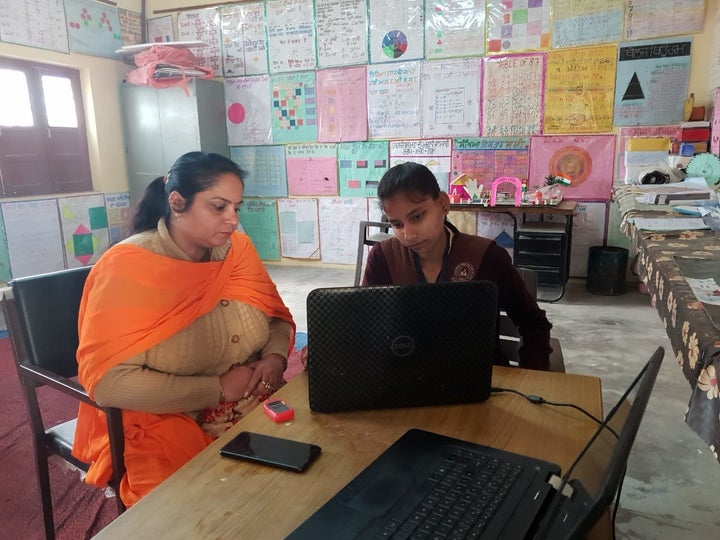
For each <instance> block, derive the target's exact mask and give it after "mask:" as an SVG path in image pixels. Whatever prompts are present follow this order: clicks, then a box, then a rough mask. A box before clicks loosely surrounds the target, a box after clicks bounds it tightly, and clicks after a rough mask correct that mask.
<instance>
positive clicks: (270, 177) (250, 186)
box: [230, 146, 288, 197]
mask: <svg viewBox="0 0 720 540" xmlns="http://www.w3.org/2000/svg"><path fill="white" fill-rule="evenodd" d="M230 159H232V160H233V161H234V162H235V163H237V164H238V165H240V167H242V168H243V170H245V171H246V172H247V173H248V175H247V178H245V190H244V192H243V195H244V196H245V197H287V193H288V191H287V172H286V169H285V148H284V147H282V146H231V147H230Z"/></svg>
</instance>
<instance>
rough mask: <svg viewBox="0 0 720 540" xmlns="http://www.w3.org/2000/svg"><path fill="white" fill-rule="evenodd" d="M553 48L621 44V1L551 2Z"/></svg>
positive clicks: (561, 0)
mask: <svg viewBox="0 0 720 540" xmlns="http://www.w3.org/2000/svg"><path fill="white" fill-rule="evenodd" d="M552 7H553V12H552V19H553V26H552V29H553V30H552V34H553V35H552V46H553V48H560V47H578V46H581V45H595V44H598V43H610V42H613V41H620V39H621V37H622V28H623V17H624V5H623V0H553V2H552Z"/></svg>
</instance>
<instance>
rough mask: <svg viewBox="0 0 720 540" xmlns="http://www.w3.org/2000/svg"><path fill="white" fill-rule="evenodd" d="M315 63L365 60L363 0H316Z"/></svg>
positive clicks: (322, 64) (365, 19) (327, 65)
mask: <svg viewBox="0 0 720 540" xmlns="http://www.w3.org/2000/svg"><path fill="white" fill-rule="evenodd" d="M315 25H316V28H317V56H318V67H321V68H324V67H335V66H351V65H354V64H367V61H368V53H367V6H366V3H365V0H315Z"/></svg>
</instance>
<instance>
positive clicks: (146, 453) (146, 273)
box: [73, 232, 294, 506]
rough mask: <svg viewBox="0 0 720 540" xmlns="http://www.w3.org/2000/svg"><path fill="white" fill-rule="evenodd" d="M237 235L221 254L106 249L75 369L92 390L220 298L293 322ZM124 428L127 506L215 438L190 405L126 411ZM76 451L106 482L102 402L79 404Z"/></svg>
mask: <svg viewBox="0 0 720 540" xmlns="http://www.w3.org/2000/svg"><path fill="white" fill-rule="evenodd" d="M231 242H232V245H231V248H230V250H229V251H228V253H227V255H226V257H225V259H223V260H222V261H212V262H205V263H197V262H189V261H181V260H177V259H172V258H170V257H165V256H162V255H158V254H156V253H153V252H151V251H148V250H146V249H143V248H140V247H137V246H134V245H132V244H118V245H116V246H113V247H112V248H111V249H110V250H108V251H107V252H106V253H105V254H104V255H103V256H102V257H101V258H100V260H99V261H98V262H97V264H96V265H95V266H94V268H93V269H92V270H91V272H90V275H89V276H88V279H87V282H86V284H85V289H84V291H83V297H82V300H81V303H80V313H79V319H78V327H79V337H80V345H79V347H78V352H77V359H78V367H79V375H78V378H79V381H80V383H81V384H82V385H83V386H84V387H85V388H86V389H87V390H88V393H89V394H90V396H91V397H92V396H93V391H94V388H95V385H96V384H97V383H98V381H99V380H100V379H101V378H102V376H103V375H104V374H105V373H106V372H107V371H108V370H109V369H110V368H112V367H114V366H116V365H118V364H120V363H121V362H123V361H124V360H126V359H128V358H130V357H132V356H134V355H136V354H139V353H141V352H143V351H146V350H148V349H149V348H151V347H153V346H154V345H157V344H158V343H160V342H162V341H163V340H165V339H167V338H168V337H170V336H172V335H174V334H176V333H177V332H179V331H180V330H182V329H183V328H186V327H187V326H189V325H190V324H191V323H192V322H193V321H194V320H196V319H197V318H198V317H200V316H202V315H205V314H206V313H209V312H210V311H211V310H212V309H213V308H214V307H215V306H216V305H217V303H218V302H219V301H220V300H221V299H229V300H238V301H241V302H244V303H247V304H249V305H252V306H254V307H256V308H258V309H260V310H261V311H262V312H263V313H265V314H266V315H267V316H268V317H277V318H280V319H284V320H286V321H288V322H290V323H291V324H292V325H293V329H294V322H293V320H292V316H291V315H290V312H289V310H288V309H287V307H286V306H285V304H284V303H283V301H282V299H281V298H280V295H279V294H278V292H277V288H276V287H275V284H274V283H273V282H272V280H271V279H270V276H269V275H268V274H267V270H266V269H265V267H264V266H263V264H262V262H261V261H260V258H259V256H258V255H257V252H256V251H255V248H254V247H253V245H252V243H251V242H250V239H249V238H248V237H247V236H246V235H244V234H241V233H239V232H236V233H234V234H233V235H232V237H231ZM290 350H292V340H291V343H290ZM123 427H124V430H125V465H126V469H127V474H126V475H125V477H124V478H123V479H122V482H121V485H120V496H121V498H122V500H123V502H124V503H125V504H126V505H127V506H131V505H132V504H134V503H135V502H137V501H138V500H139V499H140V498H141V497H142V496H143V495H145V494H146V493H147V492H149V491H150V490H151V489H152V488H153V487H155V486H156V485H157V484H159V483H160V482H162V481H163V480H164V479H165V478H167V477H168V476H170V474H172V473H173V472H174V471H175V470H177V469H178V468H180V467H181V466H182V465H183V464H184V463H185V462H187V461H188V460H189V459H190V458H192V457H193V456H195V455H196V454H197V453H198V452H200V451H201V450H202V449H203V448H205V447H206V446H207V445H208V444H209V443H210V442H212V440H211V438H210V437H209V436H208V435H207V434H206V433H205V432H204V431H203V430H202V429H201V428H200V427H199V426H198V424H197V423H196V422H195V420H193V419H192V418H190V417H189V416H187V415H185V414H151V413H142V412H138V411H131V410H123ZM73 455H74V456H75V457H76V458H78V459H80V460H81V461H84V462H86V463H91V465H90V469H89V471H88V474H87V476H86V479H85V481H86V482H88V483H89V484H93V485H96V486H98V487H104V486H106V485H107V482H108V480H109V479H110V476H111V474H112V462H111V459H110V448H109V440H108V433H107V424H106V420H105V414H104V413H103V412H102V411H99V410H98V409H95V408H94V407H91V406H89V405H86V404H81V405H80V409H79V411H78V423H77V428H76V431H75V442H74V444H73Z"/></svg>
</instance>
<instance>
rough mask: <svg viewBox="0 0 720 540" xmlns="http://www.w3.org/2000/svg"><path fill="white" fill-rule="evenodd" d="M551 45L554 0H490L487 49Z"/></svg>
mask: <svg viewBox="0 0 720 540" xmlns="http://www.w3.org/2000/svg"><path fill="white" fill-rule="evenodd" d="M549 48H550V0H525V1H524V2H508V1H507V0H488V1H487V53H488V54H497V53H505V54H507V53H513V52H521V51H537V50H547V49H549Z"/></svg>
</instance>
